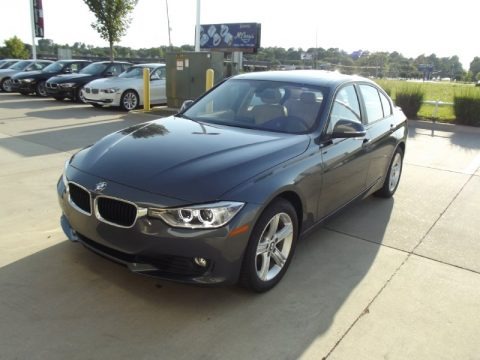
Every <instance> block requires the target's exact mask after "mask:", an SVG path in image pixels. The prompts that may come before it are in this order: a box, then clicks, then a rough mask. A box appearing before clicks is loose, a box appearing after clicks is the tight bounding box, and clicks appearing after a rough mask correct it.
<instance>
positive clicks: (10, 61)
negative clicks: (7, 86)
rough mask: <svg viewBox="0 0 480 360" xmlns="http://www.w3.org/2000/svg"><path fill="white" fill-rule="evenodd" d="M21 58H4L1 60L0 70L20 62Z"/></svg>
mask: <svg viewBox="0 0 480 360" xmlns="http://www.w3.org/2000/svg"><path fill="white" fill-rule="evenodd" d="M19 61H20V59H2V60H0V70H1V69H7V68H9V67H10V66H12V65H13V64H15V63H17V62H19Z"/></svg>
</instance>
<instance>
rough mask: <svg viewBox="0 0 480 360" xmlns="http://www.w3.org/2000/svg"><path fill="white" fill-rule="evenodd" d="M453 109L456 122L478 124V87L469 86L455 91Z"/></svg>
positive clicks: (479, 113) (479, 99)
mask: <svg viewBox="0 0 480 360" xmlns="http://www.w3.org/2000/svg"><path fill="white" fill-rule="evenodd" d="M453 110H454V112H455V117H456V119H457V123H458V124H463V125H473V126H480V89H476V88H470V89H465V90H463V91H461V92H458V93H456V94H455V96H454V97H453Z"/></svg>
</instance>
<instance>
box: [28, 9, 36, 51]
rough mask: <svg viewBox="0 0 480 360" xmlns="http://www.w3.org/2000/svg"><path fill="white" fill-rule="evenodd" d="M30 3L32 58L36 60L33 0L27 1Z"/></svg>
mask: <svg viewBox="0 0 480 360" xmlns="http://www.w3.org/2000/svg"><path fill="white" fill-rule="evenodd" d="M28 1H29V2H30V16H31V18H32V57H33V60H37V46H36V45H35V15H34V13H33V2H34V1H35V0H28Z"/></svg>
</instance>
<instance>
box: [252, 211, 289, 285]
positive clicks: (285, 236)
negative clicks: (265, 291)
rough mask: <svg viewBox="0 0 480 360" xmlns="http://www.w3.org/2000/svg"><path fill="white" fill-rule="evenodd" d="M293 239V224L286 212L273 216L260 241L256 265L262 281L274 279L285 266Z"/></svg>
mask: <svg viewBox="0 0 480 360" xmlns="http://www.w3.org/2000/svg"><path fill="white" fill-rule="evenodd" d="M292 241H293V224H292V219H291V218H290V216H289V215H288V214H286V213H284V212H282V213H278V214H276V215H275V216H273V217H272V218H271V219H270V221H269V222H268V224H267V225H266V226H265V228H264V230H263V232H262V235H261V237H260V241H259V242H258V246H257V251H256V258H255V265H256V271H257V276H258V278H259V279H260V280H262V281H270V280H272V279H274V278H275V277H276V276H277V275H278V274H279V273H280V271H281V270H282V268H283V267H284V266H285V263H286V262H287V259H288V256H289V254H290V250H291V248H292Z"/></svg>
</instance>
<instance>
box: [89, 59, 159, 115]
mask: <svg viewBox="0 0 480 360" xmlns="http://www.w3.org/2000/svg"><path fill="white" fill-rule="evenodd" d="M144 68H148V69H149V70H150V104H151V105H160V104H165V103H166V102H167V96H166V92H165V88H166V83H165V79H166V69H165V64H139V65H134V66H132V67H131V68H129V69H128V70H126V71H124V72H123V73H121V74H120V75H119V76H118V77H114V78H107V79H98V80H94V81H91V82H89V83H88V84H87V85H85V87H84V88H83V90H82V93H83V97H84V99H85V102H87V103H89V104H92V105H93V106H95V107H103V106H120V107H121V108H122V109H123V110H126V111H129V110H133V109H135V108H137V107H139V106H141V105H143V69H144Z"/></svg>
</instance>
